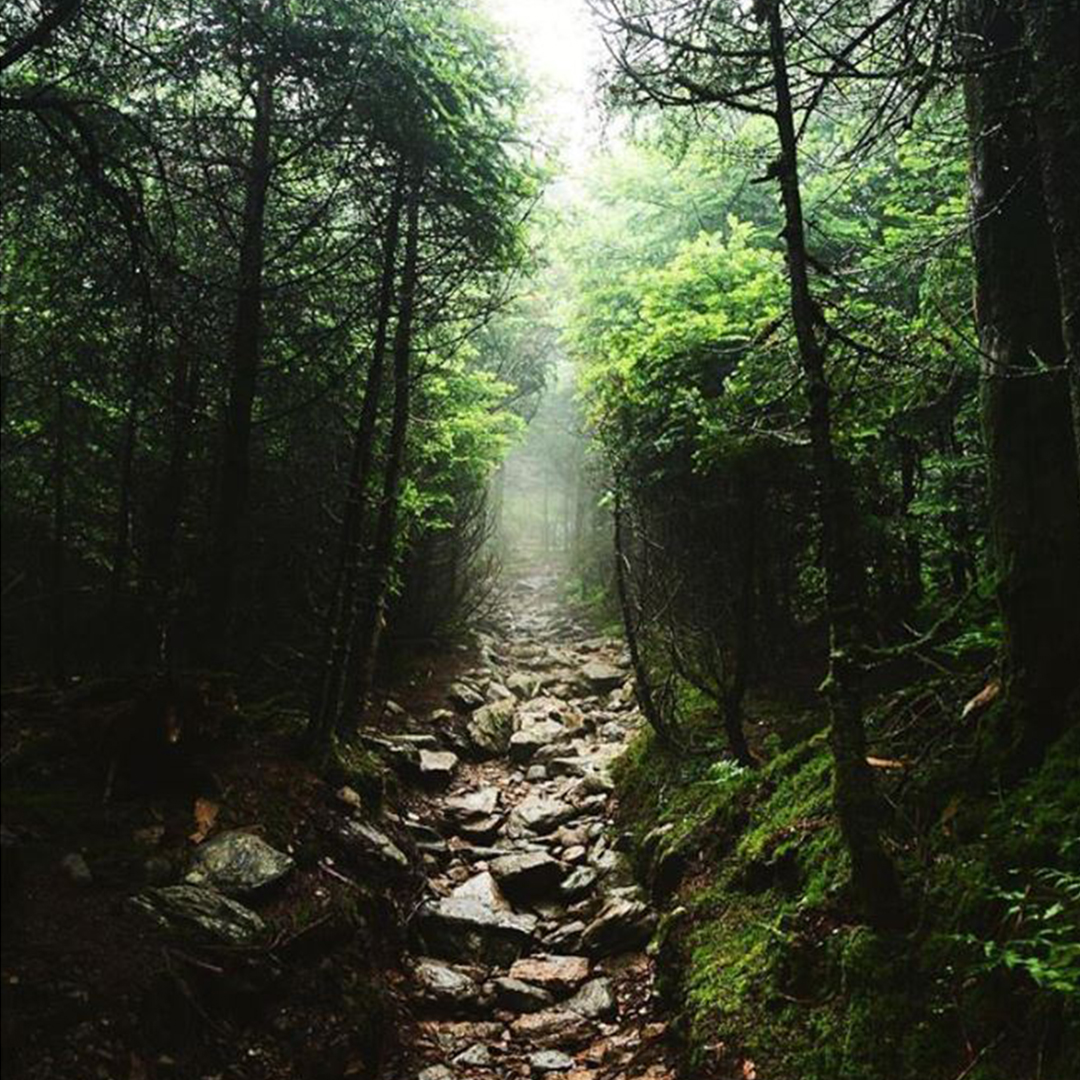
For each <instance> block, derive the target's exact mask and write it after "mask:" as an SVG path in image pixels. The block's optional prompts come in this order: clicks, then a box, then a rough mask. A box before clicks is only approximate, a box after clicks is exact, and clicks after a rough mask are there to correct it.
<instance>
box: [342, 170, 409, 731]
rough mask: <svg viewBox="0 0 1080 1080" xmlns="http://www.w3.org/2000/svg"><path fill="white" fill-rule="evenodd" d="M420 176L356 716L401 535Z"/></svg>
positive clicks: (348, 703)
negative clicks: (399, 514) (398, 522)
mask: <svg viewBox="0 0 1080 1080" xmlns="http://www.w3.org/2000/svg"><path fill="white" fill-rule="evenodd" d="M421 183H422V176H421V175H419V173H418V174H417V175H416V176H414V178H413V180H412V184H411V190H410V192H409V199H408V207H407V210H406V230H407V231H406V235H405V261H404V265H403V267H402V273H401V302H400V304H399V306H398V320H397V326H396V328H395V330H394V412H393V416H392V418H391V421H390V435H389V438H388V440H387V449H386V463H385V468H384V472H383V489H382V495H381V498H380V502H379V515H378V520H377V522H376V525H375V537H374V542H373V543H372V547H371V564H370V568H369V575H368V580H369V585H368V591H367V596H366V597H365V598H364V603H363V605H362V608H361V615H360V625H359V634H358V642H359V651H358V656H357V660H356V665H355V672H356V684H355V690H354V692H353V693H351V694H350V695H348V696H347V697H346V700H345V703H344V704H345V707H346V708H356V709H357V718H358V717H359V714H360V713H361V712H362V710H363V709H364V707H365V704H366V702H367V699H368V696H369V695H370V693H371V689H372V687H373V686H374V684H375V671H376V665H377V663H378V659H379V645H380V644H381V641H382V632H383V627H384V626H385V623H386V609H387V604H388V602H389V599H390V580H391V575H392V573H393V569H394V544H395V540H396V536H397V516H398V504H399V501H400V498H401V481H402V477H403V475H404V471H405V443H406V437H407V435H408V428H409V405H410V402H409V397H410V383H411V380H412V371H411V368H412V332H413V314H414V311H415V307H416V278H417V261H418V248H419V238H420V187H421ZM338 724H339V727H340V728H341V729H342V730H345V731H351V730H353V729H354V728H355V726H356V723H355V720H350V719H347V718H345V717H344V716H341V717H339V720H338Z"/></svg>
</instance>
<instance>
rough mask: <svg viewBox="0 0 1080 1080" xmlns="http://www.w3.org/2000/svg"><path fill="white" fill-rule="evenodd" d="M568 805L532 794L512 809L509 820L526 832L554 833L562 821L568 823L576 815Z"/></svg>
mask: <svg viewBox="0 0 1080 1080" xmlns="http://www.w3.org/2000/svg"><path fill="white" fill-rule="evenodd" d="M576 812H577V811H576V810H575V809H574V807H572V806H571V805H570V804H569V803H565V802H563V801H562V800H561V799H554V798H550V797H548V796H546V795H539V794H532V795H529V796H527V797H526V798H525V799H524V800H522V801H521V802H520V803H518V805H517V806H515V807H514V810H513V812H512V813H511V814H510V820H511V822H512V823H514V825H516V826H517V827H518V828H519V829H523V830H525V831H527V832H534V833H539V834H540V835H544V834H545V833H549V832H554V830H555V829H557V828H558V827H559V826H560V825H561V824H562V823H563V822H564V821H569V819H570V818H572V817H573V816H574V815H575V814H576Z"/></svg>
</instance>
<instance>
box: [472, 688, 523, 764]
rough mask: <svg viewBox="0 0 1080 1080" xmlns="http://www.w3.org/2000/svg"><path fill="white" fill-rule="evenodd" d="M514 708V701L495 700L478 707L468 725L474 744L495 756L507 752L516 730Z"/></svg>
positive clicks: (481, 750) (485, 752)
mask: <svg viewBox="0 0 1080 1080" xmlns="http://www.w3.org/2000/svg"><path fill="white" fill-rule="evenodd" d="M514 708H515V705H514V702H513V701H495V702H492V703H491V704H490V705H484V706H482V707H481V708H479V709H477V710H476V712H474V713H473V714H472V716H471V717H469V723H468V725H467V727H466V732H467V734H468V736H469V741H470V742H471V743H472V745H473V746H474V747H475V748H476V749H477V750H479V751H480V752H481V753H483V754H488V755H491V756H493V757H497V756H499V755H500V754H505V753H506V750H507V747H508V746H509V744H510V736H511V735H512V734H513V732H514Z"/></svg>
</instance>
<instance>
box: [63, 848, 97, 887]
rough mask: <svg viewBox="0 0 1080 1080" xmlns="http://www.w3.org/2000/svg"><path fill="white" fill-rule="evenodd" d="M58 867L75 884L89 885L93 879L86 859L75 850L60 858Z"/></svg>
mask: <svg viewBox="0 0 1080 1080" xmlns="http://www.w3.org/2000/svg"><path fill="white" fill-rule="evenodd" d="M60 867H61V869H62V870H63V871H64V873H65V874H67V876H68V877H69V878H70V879H71V880H72V881H73V882H75V884H76V885H89V884H90V883H91V882H92V881H93V880H94V875H93V874H91V873H90V867H89V866H88V865H87V862H86V859H84V858H83V857H82V855H80V854H79V853H78V852H77V851H73V852H71V853H70V854H69V855H65V856H64V857H63V858H62V859H61V860H60Z"/></svg>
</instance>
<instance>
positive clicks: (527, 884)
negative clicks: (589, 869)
mask: <svg viewBox="0 0 1080 1080" xmlns="http://www.w3.org/2000/svg"><path fill="white" fill-rule="evenodd" d="M491 873H492V874H493V875H494V877H495V880H496V881H497V882H498V883H499V887H500V888H501V889H502V890H503V892H505V893H506V895H507V896H509V897H510V898H511V899H512V900H516V901H518V902H520V903H526V904H527V903H532V902H535V901H538V900H546V899H549V898H551V897H554V896H556V895H558V891H559V885H560V884H561V883H562V879H563V877H564V875H565V873H566V871H565V870H564V868H563V865H562V863H560V862H559V861H558V860H557V859H553V858H552V857H551V856H550V855H548V854H546V853H545V852H542V851H526V852H521V853H518V852H515V853H514V854H512V855H503V856H502V857H501V858H498V859H495V860H494V861H493V862H492V863H491Z"/></svg>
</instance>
